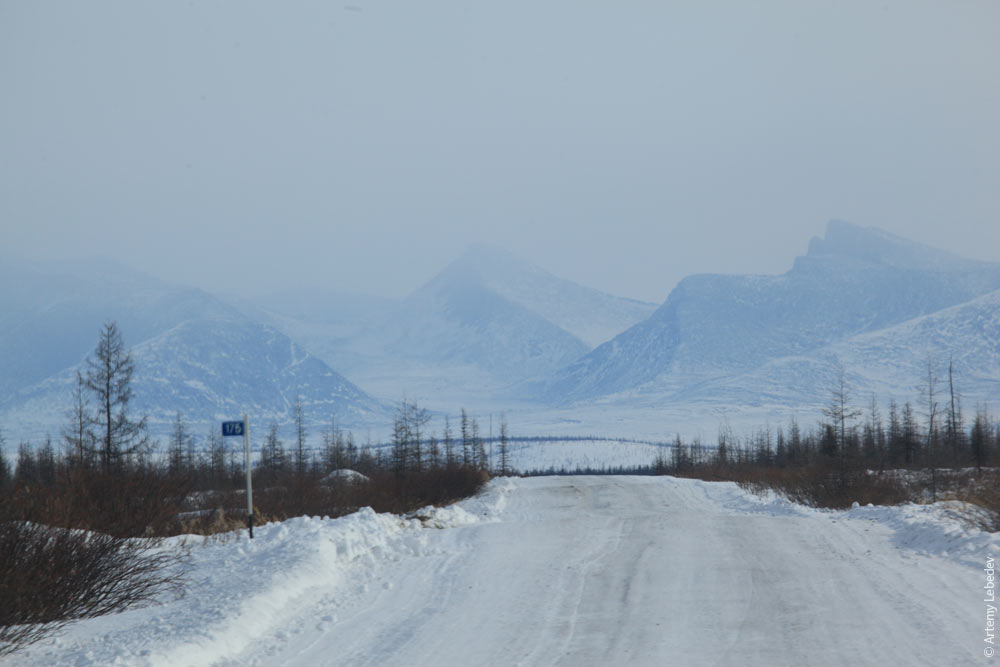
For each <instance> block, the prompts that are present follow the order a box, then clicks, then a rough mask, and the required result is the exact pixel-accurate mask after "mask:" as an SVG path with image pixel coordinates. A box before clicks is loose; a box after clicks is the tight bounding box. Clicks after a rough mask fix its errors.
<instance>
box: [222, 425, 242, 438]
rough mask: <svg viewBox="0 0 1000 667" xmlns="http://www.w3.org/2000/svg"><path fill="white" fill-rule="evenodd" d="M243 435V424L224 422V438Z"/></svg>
mask: <svg viewBox="0 0 1000 667" xmlns="http://www.w3.org/2000/svg"><path fill="white" fill-rule="evenodd" d="M229 435H243V422H222V437H223V438H225V437H226V436H229Z"/></svg>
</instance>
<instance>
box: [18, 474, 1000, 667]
mask: <svg viewBox="0 0 1000 667" xmlns="http://www.w3.org/2000/svg"><path fill="white" fill-rule="evenodd" d="M463 507H464V508H465V509H464V510H462V509H452V510H450V511H445V512H443V513H441V514H440V515H439V516H435V517H433V518H432V520H431V521H430V522H429V523H432V524H439V525H445V526H448V527H446V528H444V529H435V528H428V527H420V526H419V525H418V524H417V522H415V521H413V522H402V521H399V520H396V521H395V523H392V522H391V521H390V522H389V523H386V524H385V525H383V526H381V527H377V528H371V527H363V526H367V525H368V524H367V523H365V522H369V523H370V522H373V521H376V520H377V521H386V520H385V519H384V517H376V516H374V515H370V516H366V517H362V518H361V519H357V520H356V521H355V523H356V525H355V524H350V523H349V522H348V523H344V520H338V521H325V522H324V521H319V520H301V521H300V524H301V525H299V524H295V523H294V522H291V523H290V522H286V525H281V526H279V527H272V526H268V527H265V529H262V531H261V539H260V540H254V545H253V547H249V546H246V544H245V542H244V543H243V546H240V547H239V553H233V554H230V560H229V561H226V563H228V564H227V565H218V566H212V565H211V563H216V562H217V561H218V560H219V558H220V554H221V553H222V551H224V550H225V549H229V550H230V551H236V550H237V546H236V545H235V544H229V545H214V546H211V547H204V548H197V549H196V553H195V560H196V572H198V571H203V572H205V573H206V574H205V582H206V585H207V586H209V587H213V590H214V592H212V591H206V592H205V595H206V596H208V597H209V598H211V599H216V598H220V596H221V597H222V598H223V599H221V600H220V601H219V603H218V604H217V605H209V608H208V609H207V610H206V609H205V608H203V607H204V605H203V604H198V603H196V602H192V601H191V596H196V595H198V593H197V592H192V593H191V596H189V598H186V599H185V600H181V601H177V602H172V603H169V604H168V605H167V607H160V608H153V609H152V610H141V611H137V612H128V613H126V614H122V615H120V616H119V617H118V618H119V620H118V621H117V622H116V621H114V620H103V619H99V620H98V621H97V622H90V621H88V622H86V623H81V624H78V625H77V626H75V627H74V628H72V629H71V631H70V632H69V633H68V634H67V636H66V637H65V638H64V639H62V640H60V641H58V642H49V643H47V644H44V645H41V646H38V647H35V648H33V649H31V650H30V651H29V652H27V653H25V654H22V655H21V658H20V659H21V660H24V661H26V662H29V663H32V664H41V663H48V664H51V662H52V661H55V662H61V661H65V662H71V663H74V664H81V663H83V664H87V663H91V664H93V663H103V662H108V661H110V660H111V659H116V660H120V661H123V662H126V663H140V664H148V663H152V664H182V663H191V662H195V663H197V662H205V663H211V662H216V663H222V664H233V665H236V664H239V665H243V664H255V663H258V664H292V665H407V666H410V665H434V666H441V665H518V664H524V665H619V664H629V665H845V664H855V665H903V664H905V665H961V664H987V662H988V661H987V659H986V658H985V657H984V655H983V651H984V648H986V647H988V646H989V644H985V643H984V641H983V640H984V637H985V623H986V605H985V603H984V602H983V599H984V589H983V586H984V584H985V583H986V575H985V573H984V572H983V568H984V567H985V565H986V559H987V557H988V556H991V555H992V556H993V557H997V556H1000V541H998V539H997V536H995V535H990V534H986V533H980V532H978V531H975V530H968V529H965V528H962V527H961V526H960V525H959V524H958V523H957V522H955V521H952V520H950V519H948V518H947V516H946V514H947V508H946V507H942V506H936V507H926V506H907V507H901V508H877V507H867V508H864V507H862V508H857V509H854V510H851V511H849V512H830V511H819V510H811V509H808V508H802V507H799V506H795V505H792V504H789V503H786V502H784V501H780V500H776V499H773V498H771V499H764V500H761V499H757V498H755V497H753V496H749V495H747V494H746V493H744V492H743V491H741V490H740V489H738V488H737V487H736V486H735V485H732V484H709V483H705V482H699V481H693V480H677V479H672V478H665V477H548V478H534V479H519V480H513V481H508V480H500V481H495V482H494V483H493V484H492V487H491V490H490V491H489V492H488V493H487V494H486V496H484V498H481V499H477V500H475V501H470V502H467V503H466V504H464V505H463ZM473 515H478V518H474V516H473ZM484 515H485V516H484ZM362 519H363V521H362ZM310 521H311V522H310ZM289 524H290V525H289ZM313 524H317V525H313ZM341 524H343V525H341ZM337 526H341V527H340V528H337ZM280 530H284V531H285V533H286V534H285V535H278V534H277V531H280ZM349 530H354V531H361V532H360V533H357V534H359V535H360V534H361V533H364V531H369V533H367V534H368V537H366V538H364V540H361V541H360V542H359V540H358V539H354V538H351V539H347V538H344V537H343V534H344V531H349ZM330 531H332V532H330ZM338 531H339V532H338ZM328 532H329V534H327V533H328ZM334 533H336V535H341V537H339V538H338V537H337V536H336V535H335V534H334ZM383 533H385V536H383V537H380V538H376V537H373V536H375V535H381V534H383ZM296 536H298V538H297V539H294V540H293V538H296ZM309 536H318V537H316V538H315V539H313V538H311V537H309ZM338 539H339V540H340V542H338ZM289 540H293V541H294V542H295V543H296V544H297V546H295V547H291V546H289V545H287V544H286V542H288V541H289ZM303 544H304V545H305V546H303ZM325 544H333V545H334V546H333V547H330V549H329V551H330V553H329V554H328V557H326V558H325V559H322V558H321V559H319V560H317V559H316V558H314V557H313V556H309V555H307V552H308V553H312V552H313V551H316V549H317V548H319V547H318V545H325ZM269 545H270V546H269ZM352 545H353V546H352ZM216 550H218V553H216ZM320 550H322V549H320ZM365 550H367V551H365ZM369 552H370V553H369ZM268 554H270V555H268ZM241 558H245V559H247V562H249V563H252V564H254V565H255V567H258V571H259V572H260V574H259V577H260V579H261V582H262V584H261V586H262V588H263V589H265V590H270V591H271V592H270V593H261V594H260V595H258V596H256V597H253V596H250V597H244V598H240V597H239V596H236V597H235V598H234V599H233V600H232V601H231V606H232V607H233V609H235V610H236V611H227V610H228V609H229V606H227V604H226V603H225V599H224V598H225V593H224V592H222V593H220V592H219V591H220V590H223V591H224V589H225V586H226V585H228V584H226V583H225V581H226V579H225V577H226V571H227V570H233V572H232V574H230V575H229V576H230V577H235V573H236V571H238V569H239V567H238V564H239V562H240V559H241ZM199 559H201V560H200V562H201V564H200V565H199V564H198V562H197V561H199ZM282 564H284V566H286V567H287V568H289V572H286V573H285V574H284V575H282V576H277V575H274V576H271V575H269V574H266V573H267V572H269V571H270V570H269V569H268V568H272V569H273V568H280V567H281V566H282ZM213 567H216V569H212V568H213ZM197 568H201V569H200V570H199V569H197ZM331 570H337V573H336V574H335V575H334V574H331ZM296 572H298V573H299V574H298V575H296V574H295V573H296ZM234 590H235V588H234ZM281 591H284V594H282V595H279V593H280V592H281ZM234 595H235V593H234ZM171 605H173V606H174V607H173V608H174V611H173V612H165V611H164V609H165V608H169V607H170V606H171ZM175 614H178V615H181V616H183V615H184V614H190V615H191V616H192V617H193V618H194V619H195V620H194V622H189V623H187V624H185V623H184V622H182V621H180V620H177V618H175V616H174V615H175ZM213 614H214V616H213ZM130 618H131V619H132V620H129V619H130ZM171 619H172V620H171ZM189 620H190V619H189ZM101 621H103V622H104V623H105V625H104V626H101V625H100V623H101ZM88 624H90V625H89V628H88ZM213 625H214V626H215V627H216V629H215V630H212V629H211V628H212V626H213ZM247 625H249V627H250V628H251V629H250V630H244V627H245V626H247ZM156 627H160V628H161V629H162V630H163V633H162V635H161V636H159V637H158V636H157V634H156V632H155V630H156ZM116 643H117V648H116V647H115V645H116Z"/></svg>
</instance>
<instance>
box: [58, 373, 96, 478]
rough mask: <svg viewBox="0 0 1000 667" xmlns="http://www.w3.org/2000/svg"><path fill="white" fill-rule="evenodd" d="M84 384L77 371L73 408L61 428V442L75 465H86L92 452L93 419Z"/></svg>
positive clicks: (93, 437) (93, 438)
mask: <svg viewBox="0 0 1000 667" xmlns="http://www.w3.org/2000/svg"><path fill="white" fill-rule="evenodd" d="M85 389H86V384H85V383H84V381H83V376H82V375H80V373H79V371H78V372H77V374H76V387H75V388H74V389H73V407H71V408H70V411H69V414H68V415H67V416H68V417H69V423H68V424H67V425H66V426H65V427H64V428H63V433H62V435H63V441H64V442H65V443H66V449H67V453H68V454H69V460H70V461H71V462H73V463H74V464H76V465H87V464H88V463H89V461H90V453H91V452H93V451H94V440H95V436H94V430H93V429H94V418H93V416H92V415H91V412H90V401H89V400H88V396H87V392H86V391H84V390H85Z"/></svg>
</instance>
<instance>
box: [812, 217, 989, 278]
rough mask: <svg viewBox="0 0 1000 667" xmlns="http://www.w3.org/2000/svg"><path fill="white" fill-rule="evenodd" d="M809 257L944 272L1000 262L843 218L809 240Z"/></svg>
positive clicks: (969, 269) (977, 267) (987, 265)
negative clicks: (974, 257)
mask: <svg viewBox="0 0 1000 667" xmlns="http://www.w3.org/2000/svg"><path fill="white" fill-rule="evenodd" d="M806 257H808V258H829V259H834V258H840V259H848V260H860V261H864V262H869V263H873V264H881V265H885V266H890V267H893V268H897V269H916V270H921V271H941V272H964V271H974V270H977V269H982V268H988V267H991V266H992V267H996V266H998V265H996V264H991V263H989V262H979V261H976V260H970V259H965V258H963V257H959V256H957V255H954V254H952V253H949V252H946V251H944V250H939V249H937V248H931V247H930V246H926V245H923V244H920V243H917V242H915V241H910V240H909V239H904V238H902V237H900V236H896V235H895V234H890V233H889V232H887V231H884V230H882V229H878V228H877V227H861V226H860V225H855V224H853V223H850V222H845V221H843V220H831V221H829V222H828V223H827V227H826V234H825V236H824V237H823V238H819V237H813V238H812V239H811V240H810V241H809V250H808V252H807V253H806ZM800 259H801V258H800Z"/></svg>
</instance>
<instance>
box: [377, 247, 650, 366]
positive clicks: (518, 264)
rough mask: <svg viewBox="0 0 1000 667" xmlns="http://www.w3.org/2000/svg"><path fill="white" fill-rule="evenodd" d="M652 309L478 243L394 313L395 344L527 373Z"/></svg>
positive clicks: (427, 356)
mask: <svg viewBox="0 0 1000 667" xmlns="http://www.w3.org/2000/svg"><path fill="white" fill-rule="evenodd" d="M653 308H654V306H653V305H652V304H644V303H642V302H639V301H633V300H630V299H623V298H620V297H615V296H611V295H608V294H604V293H602V292H598V291H597V290H593V289H589V288H586V287H582V286H580V285H577V284H575V283H573V282H570V281H568V280H563V279H561V278H557V277H555V276H553V275H551V274H549V273H547V272H545V271H543V270H542V269H540V268H538V267H536V266H534V265H532V264H530V263H528V262H526V261H524V260H521V259H519V258H517V257H515V256H513V255H511V254H509V253H506V252H503V251H500V250H495V249H490V248H486V247H482V246H475V247H473V248H471V249H470V250H469V251H468V252H466V253H465V254H463V255H462V256H461V257H459V258H458V259H457V260H455V261H454V262H452V263H451V264H450V265H449V266H448V267H446V268H445V269H444V270H443V271H442V272H441V273H439V274H438V275H437V276H435V277H434V278H433V279H432V280H431V281H430V282H428V283H427V284H426V285H424V286H423V287H421V288H420V289H418V290H417V291H415V292H414V293H412V294H411V295H410V296H409V297H407V298H406V300H405V301H404V302H403V303H402V304H401V305H400V307H399V308H398V309H397V310H396V311H395V312H394V316H393V322H391V323H389V324H388V325H387V331H389V332H391V340H390V342H389V344H388V349H389V350H390V351H391V352H392V353H394V354H398V355H400V356H403V357H412V358H418V359H422V360H426V361H437V362H448V363H456V362H457V363H468V364H474V365H477V366H479V367H481V368H484V369H486V370H488V371H490V372H492V373H494V374H497V375H501V376H505V377H512V378H514V377H528V376H534V375H539V374H543V373H547V372H549V371H552V370H554V369H556V368H558V367H560V366H562V365H565V364H567V363H569V362H571V361H573V360H575V359H577V358H579V357H580V356H582V355H584V354H586V353H587V352H588V351H589V350H590V349H591V345H590V343H593V342H597V341H599V340H602V339H604V338H606V337H608V336H610V335H613V334H614V333H616V332H618V331H622V330H623V329H625V328H626V327H628V326H629V325H631V324H632V323H634V322H636V321H638V320H640V319H641V318H642V317H644V316H645V315H647V314H648V313H649V312H651V311H652V309H653Z"/></svg>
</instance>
